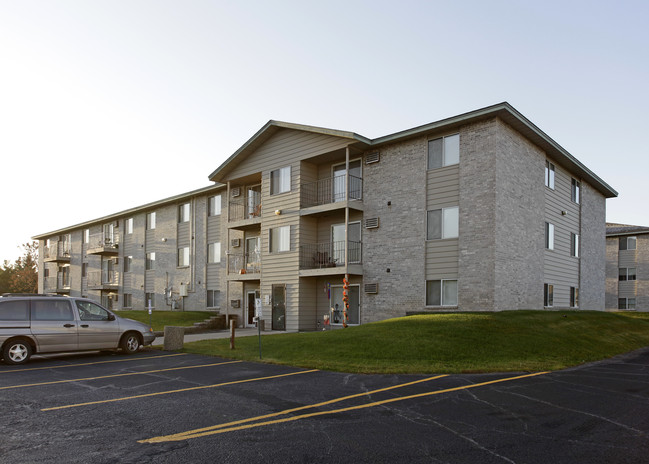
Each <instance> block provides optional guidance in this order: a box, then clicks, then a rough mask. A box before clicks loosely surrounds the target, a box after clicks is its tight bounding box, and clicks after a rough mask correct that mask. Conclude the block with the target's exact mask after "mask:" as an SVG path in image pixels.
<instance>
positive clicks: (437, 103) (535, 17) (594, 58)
mask: <svg viewBox="0 0 649 464" xmlns="http://www.w3.org/2000/svg"><path fill="white" fill-rule="evenodd" d="M648 24H649V1H625V0H618V1H615V2H611V1H569V0H563V1H543V2H540V1H537V2H532V1H501V0H492V1H488V2H487V1H483V0H480V1H457V2H442V1H411V0H399V1H389V2H388V1H381V0H372V1H355V0H345V1H336V0H334V1H324V2H312V1H305V0H299V1H284V0H274V1H236V2H235V1H217V0H212V1H207V0H203V1H201V0H192V1H181V0H174V1H169V0H137V1H132V0H128V1H123V0H110V1H99V0H96V1H92V0H77V1H72V0H21V1H11V0H0V160H1V163H2V164H1V166H2V168H1V169H2V171H1V172H2V176H1V179H0V195H1V199H2V213H3V214H2V227H0V261H2V260H5V259H8V260H11V261H13V260H14V259H15V258H17V257H18V256H20V254H21V250H20V249H19V248H18V247H19V246H20V245H21V244H22V243H25V242H27V241H29V240H30V237H32V236H33V235H37V234H40V233H45V232H49V231H53V230H56V229H59V228H62V227H66V226H70V225H74V224H77V223H80V222H84V221H87V220H91V219H94V218H98V217H101V216H105V215H108V214H111V213H116V212H119V211H122V210H125V209H129V208H132V207H135V206H139V205H142V204H145V203H148V202H151V201H155V200H159V199H162V198H166V197H169V196H173V195H176V194H180V193H183V192H187V191H190V190H194V189H197V188H201V187H204V186H207V185H209V184H210V182H209V180H208V179H207V176H208V175H209V174H210V173H211V172H212V171H213V170H214V169H216V168H217V167H218V166H219V165H220V164H221V163H222V162H223V161H224V160H225V159H226V158H227V157H228V156H230V155H231V154H232V153H233V152H234V151H236V150H237V149H238V148H239V147H240V146H241V145H242V144H243V143H244V142H246V141H247V140H248V139H249V138H250V137H251V136H252V135H253V134H254V133H255V132H256V131H257V130H258V129H260V128H261V126H263V125H264V124H265V123H266V122H267V121H268V120H269V119H277V120H282V121H288V122H294V123H301V124H309V125H315V126H322V127H328V128H333V129H340V130H347V131H353V132H356V133H358V134H360V135H363V136H365V137H370V138H375V137H380V136H383V135H387V134H391V133H394V132H397V131H399V130H403V129H408V128H411V127H414V126H418V125H421V124H426V123H429V122H433V121H437V120H439V119H443V118H446V117H450V116H454V115H457V114H461V113H464V112H467V111H471V110H474V109H478V108H482V107H485V106H489V105H492V104H495V103H499V102H502V101H508V102H509V103H510V104H512V105H513V106H514V107H515V108H516V109H518V110H519V111H520V112H521V113H523V114H524V115H525V116H526V117H527V118H529V119H530V120H531V121H532V122H533V123H535V124H536V125H537V126H539V127H540V128H541V129H542V130H543V131H544V132H546V133H547V134H548V135H549V136H550V137H552V138H553V139H554V140H555V141H557V142H558V143H559V144H560V145H562V146H563V147H564V148H565V149H567V150H568V151H569V152H570V153H571V154H572V155H574V156H575V157H577V158H578V159H579V160H580V161H582V162H583V163H584V164H585V165H586V166H588V167H589V168H590V169H591V170H593V171H594V172H595V173H596V174H598V175H599V176H600V177H601V178H602V179H603V180H604V181H606V182H607V183H609V184H610V185H611V186H612V187H613V188H614V189H616V190H617V191H618V192H619V194H620V195H619V198H616V199H612V200H608V201H607V220H609V221H613V222H622V223H629V224H640V225H649V205H648V202H647V200H648V198H649V195H647V192H649V160H648V155H649V150H648V148H647V141H646V140H647V135H648V133H649V117H648V112H647V110H648V109H649V89H648V85H649V27H648V26H647V25H648Z"/></svg>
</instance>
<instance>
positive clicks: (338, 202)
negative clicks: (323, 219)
mask: <svg viewBox="0 0 649 464" xmlns="http://www.w3.org/2000/svg"><path fill="white" fill-rule="evenodd" d="M347 192H349V194H348V193H347ZM300 194H301V195H300V205H301V207H302V208H303V209H305V210H306V211H304V212H303V214H317V213H319V212H326V211H330V210H333V209H338V208H345V207H351V208H354V209H358V210H361V211H362V203H361V201H362V200H363V179H362V178H360V177H356V176H352V175H349V176H335V177H329V178H326V179H320V180H318V181H316V182H308V183H304V184H302V186H301V187H300Z"/></svg>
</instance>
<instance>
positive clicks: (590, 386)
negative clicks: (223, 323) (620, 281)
mask: <svg viewBox="0 0 649 464" xmlns="http://www.w3.org/2000/svg"><path fill="white" fill-rule="evenodd" d="M0 408H1V410H2V412H3V414H2V415H1V417H0V427H1V429H0V430H2V432H1V433H0V462H2V463H17V462H20V463H36V462H39V463H40V462H48V463H49V462H84V463H87V462H93V463H104V462H105V463H108V462H133V463H135V462H138V463H142V462H145V463H146V462H156V463H159V462H162V463H175V462H227V463H239V462H245V463H251V462H265V463H269V462H278V463H279V462H350V463H351V462H373V463H377V462H404V463H405V462H408V463H412V462H443V463H468V462H471V463H548V462H552V463H564V462H565V463H580V462H583V463H599V462H601V463H647V462H649V440H648V438H649V436H648V434H649V350H641V351H638V352H635V353H632V354H630V355H627V356H623V357H619V358H616V359H613V360H609V361H605V362H601V363H596V364H592V365H589V366H582V367H579V368H576V369H570V370H565V371H560V372H552V373H507V374H475V375H448V376H435V375H429V376H421V375H407V376H406V375H404V376H397V375H356V374H353V375H352V374H344V373H333V372H324V371H312V370H306V369H297V368H292V367H286V366H273V365H266V364H257V363H246V362H234V361H229V360H225V359H220V358H212V357H206V356H198V355H190V354H179V353H171V352H164V351H157V350H144V351H141V352H140V353H138V354H137V355H134V356H122V355H116V354H99V353H92V354H81V355H80V354H76V355H67V356H50V357H47V358H38V357H35V358H33V360H32V362H30V363H29V364H27V365H24V366H17V367H14V366H7V365H0Z"/></svg>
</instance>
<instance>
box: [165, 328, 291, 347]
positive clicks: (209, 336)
mask: <svg viewBox="0 0 649 464" xmlns="http://www.w3.org/2000/svg"><path fill="white" fill-rule="evenodd" d="M258 333H259V332H258V331H257V328H255V327H246V328H241V329H235V332H234V338H235V340H236V339H237V338H240V337H252V336H257V335H258ZM285 333H291V332H286V331H279V330H267V331H263V332H261V334H262V335H277V334H285ZM217 338H230V330H229V329H228V330H212V331H209V332H204V333H197V334H185V339H184V342H185V343H188V342H196V341H199V340H214V339H217ZM161 345H164V337H156V339H155V340H154V341H153V346H161Z"/></svg>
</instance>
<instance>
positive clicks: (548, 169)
mask: <svg viewBox="0 0 649 464" xmlns="http://www.w3.org/2000/svg"><path fill="white" fill-rule="evenodd" d="M545 186H546V187H550V188H551V189H552V190H554V164H552V163H550V162H549V161H546V162H545Z"/></svg>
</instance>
